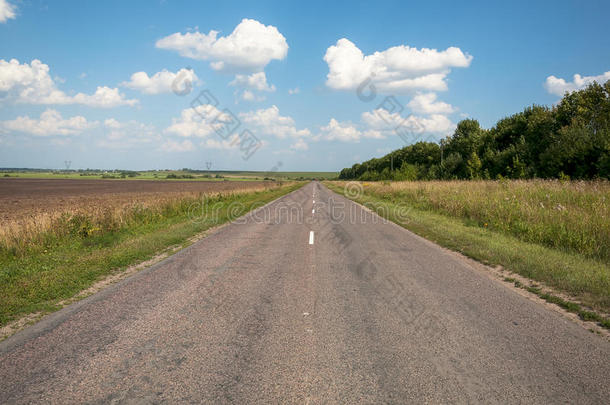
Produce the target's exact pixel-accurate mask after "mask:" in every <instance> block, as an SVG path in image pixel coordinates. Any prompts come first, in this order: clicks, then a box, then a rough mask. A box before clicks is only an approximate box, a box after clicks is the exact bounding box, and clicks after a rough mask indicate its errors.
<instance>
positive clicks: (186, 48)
mask: <svg viewBox="0 0 610 405" xmlns="http://www.w3.org/2000/svg"><path fill="white" fill-rule="evenodd" d="M156 46H157V48H161V49H168V50H173V51H177V52H178V53H179V54H180V55H181V56H184V57H187V58H192V59H198V60H207V61H210V66H211V67H212V69H214V70H230V71H260V70H263V69H264V67H265V66H267V64H269V62H271V61H272V60H282V59H284V58H285V57H286V54H287V53H288V44H287V42H286V38H284V36H283V35H282V34H281V33H280V32H279V31H278V29H277V28H276V27H274V26H272V25H264V24H261V23H260V22H258V21H256V20H251V19H247V18H244V19H243V20H242V21H241V22H240V23H239V24H238V25H237V26H236V27H235V29H234V30H233V32H232V33H231V34H229V35H228V36H224V37H223V36H221V37H219V36H218V31H214V30H212V31H210V32H209V33H208V34H202V33H200V32H187V33H185V34H182V33H180V32H176V33H174V34H171V35H169V36H167V37H165V38H161V39H160V40H158V41H157V43H156Z"/></svg>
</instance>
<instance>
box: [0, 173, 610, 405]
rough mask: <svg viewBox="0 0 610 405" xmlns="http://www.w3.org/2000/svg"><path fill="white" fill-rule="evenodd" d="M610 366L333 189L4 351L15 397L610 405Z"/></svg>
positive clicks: (228, 234)
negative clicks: (603, 404) (602, 404)
mask: <svg viewBox="0 0 610 405" xmlns="http://www.w3.org/2000/svg"><path fill="white" fill-rule="evenodd" d="M314 200H315V203H314ZM314 210H315V212H314ZM609 376H610V343H608V342H607V341H606V340H604V339H603V338H601V337H599V336H597V335H594V334H592V333H590V332H588V331H587V330H585V329H584V328H582V327H581V326H579V325H577V324H575V323H573V322H572V321H569V320H567V319H566V318H565V317H563V316H562V315H561V314H559V313H557V312H555V311H550V310H549V309H547V308H545V307H544V306H542V305H539V304H537V303H535V302H533V301H530V300H528V299H527V298H524V297H523V296H521V295H519V294H517V293H516V292H515V291H513V290H511V289H509V288H508V287H506V286H505V285H503V284H502V283H500V282H499V281H496V280H493V279H492V278H490V277H487V276H485V275H484V274H482V273H481V272H479V271H475V270H474V269H473V268H471V267H470V266H469V264H468V263H467V262H465V261H462V260H461V259H459V258H458V257H456V256H455V255H452V254H450V253H447V252H445V251H444V250H442V249H440V248H439V247H437V246H435V245H434V244H432V243H430V242H428V241H425V240H423V239H421V238H419V237H417V236H415V235H413V234H411V233H409V232H408V231H406V230H404V229H402V228H400V227H398V226H396V225H394V224H390V223H384V222H383V221H381V220H380V219H379V218H378V217H376V216H373V215H372V214H370V213H369V212H368V211H366V210H363V209H361V208H360V206H358V205H356V204H354V203H352V202H350V201H349V200H346V199H345V198H343V197H340V196H338V195H337V194H334V193H332V192H331V191H329V190H328V189H326V188H324V187H323V186H322V185H321V184H319V183H316V182H312V183H309V184H308V185H306V186H305V187H303V188H302V189H300V190H298V191H296V192H293V193H291V194H289V195H287V196H285V197H283V198H282V199H280V200H278V201H276V202H274V203H272V204H270V205H268V206H267V207H265V208H264V209H262V210H259V211H255V212H253V213H250V214H249V215H247V216H246V217H245V219H244V220H242V221H238V223H234V224H231V225H228V226H225V227H222V228H220V229H219V230H218V231H217V232H215V233H213V234H212V235H210V236H209V237H207V238H205V239H203V240H201V241H199V242H198V243H195V244H194V245H192V246H190V247H189V248H187V249H184V250H182V251H181V252H179V253H178V254H176V255H174V256H172V257H170V258H168V259H166V260H164V261H163V262H161V263H159V264H157V265H155V266H153V267H151V268H149V269H147V270H144V271H142V272H140V273H137V274H136V275H134V276H132V277H130V278H128V279H126V280H124V281H123V282H121V283H119V284H116V285H113V286H112V287H109V288H108V289H106V290H103V291H102V292H100V293H98V294H96V295H94V296H91V297H89V298H87V299H85V300H83V301H80V302H78V303H76V304H73V305H71V306H69V307H67V308H65V309H63V310H61V311H59V312H57V313H55V314H53V315H50V316H48V317H47V318H45V319H44V320H43V321H42V322H39V323H38V324H36V325H33V326H31V327H29V328H28V329H26V330H24V331H22V332H20V333H19V334H17V335H14V336H13V337H11V338H9V339H7V340H6V341H4V342H2V343H0V403H33V402H37V403H39V402H44V403H82V402H86V403H163V402H190V403H239V404H253V403H261V404H271V403H299V404H309V403H311V404H314V403H346V404H347V403H349V404H353V403H420V402H432V403H438V402H457V403H467V402H468V403H472V402H485V403H494V402H499V403H506V402H510V403H515V402H525V403H558V402H561V403H604V402H605V403H607V401H608V399H609V398H610V379H609V378H610V377H609Z"/></svg>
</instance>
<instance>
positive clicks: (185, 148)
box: [160, 139, 195, 152]
mask: <svg viewBox="0 0 610 405" xmlns="http://www.w3.org/2000/svg"><path fill="white" fill-rule="evenodd" d="M160 149H161V150H162V151H164V152H190V151H192V150H195V145H193V142H191V141H190V140H188V139H185V140H184V141H182V142H178V141H174V140H172V139H168V140H167V141H165V142H164V143H163V144H162V145H161V146H160Z"/></svg>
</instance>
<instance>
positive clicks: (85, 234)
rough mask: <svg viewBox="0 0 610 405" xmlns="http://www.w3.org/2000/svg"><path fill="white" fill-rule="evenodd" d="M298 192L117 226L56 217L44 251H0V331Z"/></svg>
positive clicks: (163, 209) (190, 202)
mask: <svg viewBox="0 0 610 405" xmlns="http://www.w3.org/2000/svg"><path fill="white" fill-rule="evenodd" d="M301 186H302V183H293V184H290V185H285V186H283V187H275V188H271V189H268V190H264V191H256V192H241V193H235V194H228V195H215V196H212V197H208V198H207V199H206V204H201V199H200V198H199V197H191V198H190V199H189V198H185V197H182V198H181V199H180V200H178V201H164V202H163V205H161V206H158V207H155V206H149V207H146V208H142V207H129V208H127V209H126V210H125V211H124V212H122V213H119V214H121V215H120V216H121V218H120V219H122V220H123V221H122V222H117V218H107V217H105V216H104V215H102V216H96V217H87V216H86V215H79V216H72V217H60V218H59V219H58V221H59V222H57V223H55V225H57V227H59V228H61V229H60V230H59V231H57V230H55V231H53V230H50V231H49V232H48V233H46V234H43V235H40V241H41V242H42V243H41V244H39V245H38V244H37V245H36V246H34V245H29V246H28V247H27V248H26V247H23V248H22V249H15V248H12V249H2V250H0V326H3V325H6V324H7V323H8V322H11V321H13V320H15V319H17V318H19V317H21V316H24V315H26V314H29V313H34V312H49V311H53V310H56V309H58V303H59V302H60V301H62V300H65V299H69V298H71V297H73V296H74V295H76V294H78V293H79V292H80V291H82V290H84V289H86V288H88V287H90V286H91V285H92V284H93V283H95V282H96V281H98V280H100V279H102V278H104V277H105V276H108V275H110V274H115V273H116V272H120V271H122V270H124V269H125V268H127V267H129V266H131V265H134V264H136V263H139V262H142V261H145V260H147V259H150V258H152V257H154V256H155V255H156V254H158V253H159V252H161V251H163V250H165V249H167V248H168V247H169V246H175V245H178V246H180V245H183V246H184V245H186V244H188V239H189V238H191V237H192V236H194V235H196V234H198V233H200V232H203V231H205V230H206V229H209V228H211V227H213V226H216V225H219V224H222V223H225V222H227V221H229V220H232V219H235V218H236V217H238V216H240V215H243V214H245V213H246V212H247V211H249V210H251V209H252V208H256V207H259V206H261V205H262V204H264V203H267V202H269V201H272V200H274V199H276V198H278V197H280V196H282V195H285V194H287V193H289V192H291V191H294V190H296V189H298V188H299V187H301ZM115 214H116V213H115ZM194 217H195V218H196V219H197V220H193V218H194ZM203 219H205V220H203ZM104 221H106V222H108V224H106V222H104ZM106 225H108V226H106ZM62 227H63V228H62Z"/></svg>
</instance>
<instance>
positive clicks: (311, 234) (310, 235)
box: [309, 231, 313, 245]
mask: <svg viewBox="0 0 610 405" xmlns="http://www.w3.org/2000/svg"><path fill="white" fill-rule="evenodd" d="M309 244H310V245H313V231H309Z"/></svg>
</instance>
